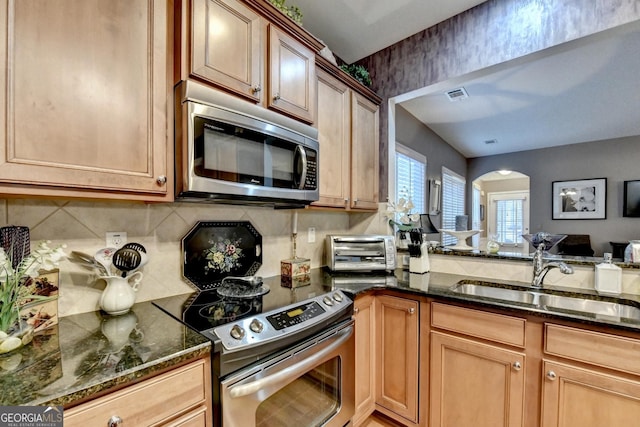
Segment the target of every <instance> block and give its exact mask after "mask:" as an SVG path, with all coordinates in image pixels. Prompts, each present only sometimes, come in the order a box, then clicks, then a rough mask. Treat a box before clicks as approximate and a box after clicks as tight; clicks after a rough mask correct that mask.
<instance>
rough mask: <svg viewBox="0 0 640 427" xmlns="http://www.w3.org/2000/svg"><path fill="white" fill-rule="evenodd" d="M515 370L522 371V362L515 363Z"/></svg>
mask: <svg viewBox="0 0 640 427" xmlns="http://www.w3.org/2000/svg"><path fill="white" fill-rule="evenodd" d="M511 366H513V370H514V371H519V370H520V369H522V365H521V364H520V362H513V365H511Z"/></svg>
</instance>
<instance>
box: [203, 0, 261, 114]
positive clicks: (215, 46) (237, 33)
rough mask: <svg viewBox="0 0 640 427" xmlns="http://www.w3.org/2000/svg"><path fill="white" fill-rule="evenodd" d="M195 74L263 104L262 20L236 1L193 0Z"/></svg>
mask: <svg viewBox="0 0 640 427" xmlns="http://www.w3.org/2000/svg"><path fill="white" fill-rule="evenodd" d="M191 22H192V29H191V44H192V47H191V48H192V53H191V73H192V74H193V75H195V76H196V77H199V78H202V79H204V80H207V81H209V82H211V83H214V84H216V85H219V86H222V87H224V88H225V89H228V90H231V91H233V92H236V93H238V94H240V95H243V96H245V97H248V98H251V99H253V100H254V101H256V102H260V100H261V96H262V93H263V91H262V75H263V74H262V69H263V67H264V56H263V50H264V48H263V46H264V44H263V43H264V37H265V28H264V25H265V24H264V23H263V21H262V18H261V17H260V16H259V15H258V14H256V13H255V12H253V11H252V10H251V9H249V8H248V7H246V6H244V5H243V4H242V3H240V2H238V1H235V0H193V8H192V15H191Z"/></svg>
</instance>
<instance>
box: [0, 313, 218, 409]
mask: <svg viewBox="0 0 640 427" xmlns="http://www.w3.org/2000/svg"><path fill="white" fill-rule="evenodd" d="M43 332H45V333H42V334H38V335H36V337H35V338H34V340H33V341H32V342H31V343H30V344H29V345H27V346H25V347H23V348H22V349H20V350H17V351H15V352H12V353H10V354H9V355H3V356H0V406H12V405H62V406H65V407H67V406H72V405H74V404H75V403H78V402H80V401H83V400H86V399H89V398H91V397H93V396H95V395H98V394H101V393H103V392H106V391H107V390H109V389H112V388H115V387H119V386H122V385H125V384H128V383H130V382H134V381H135V380H137V379H139V378H142V377H145V376H148V375H150V374H153V373H155V372H159V371H162V370H165V369H167V368H170V367H172V366H175V365H178V364H181V363H183V362H184V361H186V360H189V359H193V358H196V357H200V356H202V355H205V354H209V353H210V351H211V342H210V341H209V340H207V339H206V338H205V337H203V336H202V335H200V334H198V333H196V332H194V331H192V330H191V329H189V328H187V327H185V326H184V325H182V324H181V323H180V322H178V321H177V320H175V319H173V318H172V317H170V316H168V315H167V314H165V313H164V312H162V311H161V310H160V309H158V308H157V307H155V306H154V305H152V303H150V302H143V303H139V304H136V305H134V306H133V308H132V309H131V311H130V312H129V313H127V314H124V315H121V316H109V315H105V314H103V313H101V312H92V313H83V314H77V315H72V316H67V317H63V318H61V319H60V322H59V324H58V325H55V326H53V327H51V328H49V329H47V330H45V331H43Z"/></svg>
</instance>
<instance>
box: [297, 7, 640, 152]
mask: <svg viewBox="0 0 640 427" xmlns="http://www.w3.org/2000/svg"><path fill="white" fill-rule="evenodd" d="M290 2H291V4H297V5H298V6H299V7H300V9H301V10H302V12H303V14H304V17H303V24H304V27H305V28H306V29H307V30H308V31H310V32H311V33H312V34H314V35H315V36H316V37H318V38H320V39H321V40H323V41H324V42H325V43H326V44H327V45H328V46H329V48H330V49H331V50H332V51H333V52H334V53H335V54H336V55H337V56H339V57H340V58H342V59H343V60H345V61H346V62H348V63H351V62H354V61H356V60H358V59H361V58H363V57H365V56H367V55H369V54H372V53H374V52H377V51H378V50H380V49H382V48H384V47H387V46H389V45H391V44H393V43H395V42H397V41H399V40H402V39H403V38H406V37H408V36H410V35H413V34H415V33H417V32H419V31H421V30H423V29H425V28H428V27H430V26H433V25H435V24H436V23H438V22H441V21H443V20H445V19H448V18H449V17H451V16H454V15H456V14H458V13H460V12H463V11H464V10H467V9H469V8H471V7H473V6H475V5H478V4H480V3H482V2H483V1H482V0H396V1H389V0H325V1H318V0H295V1H294V0H290ZM638 76H640V21H636V22H635V23H632V24H627V25H625V26H622V27H618V28H615V29H613V30H608V31H605V32H602V33H599V34H595V35H593V36H589V37H587V38H584V39H579V40H576V41H574V42H569V43H566V44H564V45H561V46H556V47H554V48H551V49H548V50H546V51H542V52H538V53H535V54H532V55H530V56H529V57H525V58H519V59H517V60H514V61H511V62H508V63H504V64H500V65H497V66H495V67H491V68H488V69H485V70H480V71H478V72H474V73H471V74H470V75H467V76H462V77H459V78H455V79H452V80H450V81H446V82H440V83H438V84H435V85H433V86H429V87H426V88H423V89H420V90H417V91H414V92H412V93H410V94H405V95H402V96H399V97H396V101H397V102H398V103H400V105H402V106H403V107H404V108H405V109H407V110H408V111H409V112H410V113H411V114H412V115H414V116H415V117H417V118H418V119H419V120H420V121H422V122H423V123H425V124H426V125H427V126H428V127H429V128H431V129H432V130H433V131H434V132H436V133H437V134H438V135H439V136H440V137H442V138H443V139H444V140H445V141H447V142H448V143H449V144H450V145H452V146H453V147H454V148H456V149H457V150H458V151H460V153H462V154H463V155H464V156H465V157H468V158H472V157H481V156H487V155H492V154H501V153H509V152H516V151H523V150H530V149H537V148H544V147H552V146H557V145H566V144H574V143H582V142H589V141H600V140H606V139H613V138H618V137H625V136H632V135H640V78H638ZM460 86H463V87H464V88H465V89H466V91H467V92H468V93H469V98H468V99H466V100H462V101H456V102H451V101H449V100H448V98H447V97H446V96H445V95H444V93H445V92H446V91H449V90H451V89H455V88H457V87H460ZM488 140H496V141H497V143H495V144H485V141H488Z"/></svg>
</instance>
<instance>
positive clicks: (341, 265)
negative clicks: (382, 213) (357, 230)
mask: <svg viewBox="0 0 640 427" xmlns="http://www.w3.org/2000/svg"><path fill="white" fill-rule="evenodd" d="M325 255H326V260H325V261H326V264H327V267H328V268H329V269H330V270H331V271H385V270H386V271H392V270H394V269H395V268H396V245H395V240H394V238H393V236H386V235H371V234H369V235H355V236H348V235H343V236H338V235H329V236H327V240H326V248H325Z"/></svg>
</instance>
